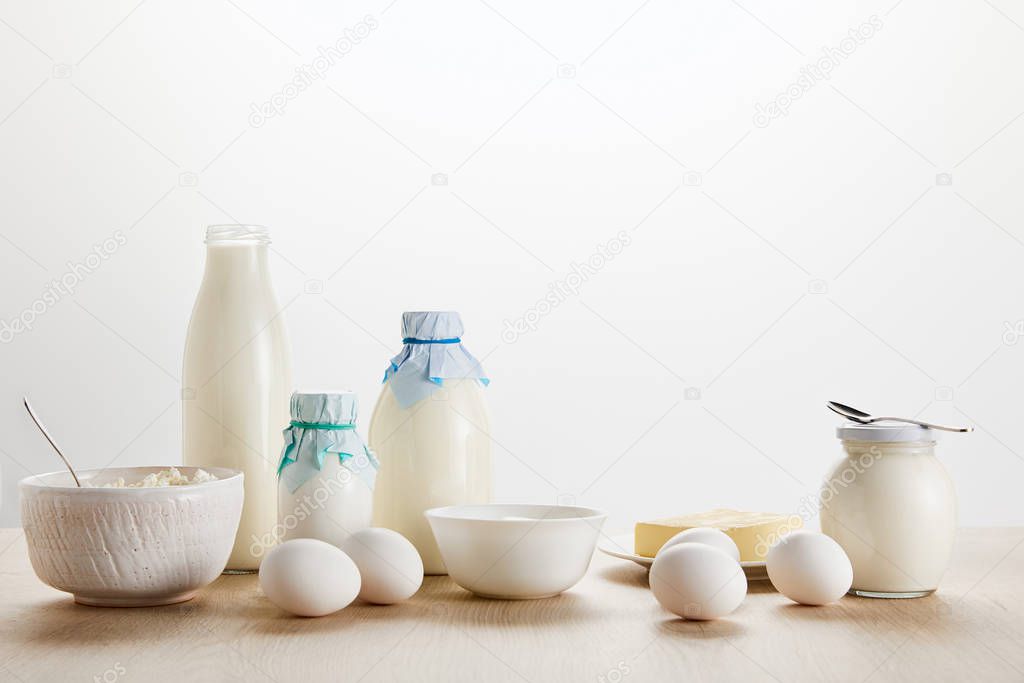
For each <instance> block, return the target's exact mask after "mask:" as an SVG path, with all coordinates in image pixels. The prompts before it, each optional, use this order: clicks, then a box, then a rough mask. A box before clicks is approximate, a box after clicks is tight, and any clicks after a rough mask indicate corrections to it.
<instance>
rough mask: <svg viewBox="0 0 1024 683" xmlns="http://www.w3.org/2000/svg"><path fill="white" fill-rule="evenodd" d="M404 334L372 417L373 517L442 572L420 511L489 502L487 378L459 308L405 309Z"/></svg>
mask: <svg viewBox="0 0 1024 683" xmlns="http://www.w3.org/2000/svg"><path fill="white" fill-rule="evenodd" d="M402 336H403V337H404V339H403V340H402V342H403V343H404V344H405V346H404V347H403V349H402V352H401V353H399V354H398V355H397V356H395V357H394V358H392V359H391V364H390V365H389V366H388V368H387V371H386V372H385V376H384V387H383V388H382V389H381V393H380V398H379V399H378V400H377V407H376V408H375V409H374V411H373V419H372V420H371V422H370V448H372V449H373V452H374V453H376V455H377V457H378V458H379V459H380V472H379V473H378V477H377V485H376V489H375V490H374V495H373V525H374V526H381V527H387V528H389V529H394V530H395V531H397V532H399V533H400V534H402V535H404V536H405V537H406V538H408V539H409V540H410V541H412V543H413V545H415V546H416V549H417V550H418V551H419V553H420V556H421V557H422V558H423V567H424V571H425V573H427V574H445V573H446V571H445V567H444V562H443V561H442V560H441V554H440V552H439V551H438V549H437V543H436V542H435V540H434V535H433V533H432V532H431V531H430V527H429V525H428V524H427V520H426V518H425V517H424V516H423V512H424V511H426V510H429V509H430V508H434V507H441V506H445V505H462V504H479V503H488V502H490V499H491V439H490V431H491V426H490V425H491V423H490V415H489V413H488V410H487V404H486V401H485V397H484V391H483V389H484V387H485V386H486V385H487V383H488V379H487V377H486V376H485V375H484V372H483V369H482V368H481V367H480V363H479V362H478V361H477V360H476V359H475V358H474V357H473V356H472V355H471V354H470V353H469V351H467V350H466V348H465V347H464V346H463V345H462V343H461V337H462V320H461V319H460V318H459V314H458V313H455V312H443V311H428V312H412V313H403V314H402Z"/></svg>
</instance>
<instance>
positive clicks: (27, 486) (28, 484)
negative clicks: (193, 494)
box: [18, 465, 245, 495]
mask: <svg viewBox="0 0 1024 683" xmlns="http://www.w3.org/2000/svg"><path fill="white" fill-rule="evenodd" d="M172 467H174V468H176V469H178V470H183V469H187V470H196V469H202V470H205V471H207V472H209V473H210V474H212V475H214V476H216V477H217V479H215V480H213V481H204V482H200V483H198V484H185V485H181V486H150V487H146V488H142V487H131V488H129V487H124V488H114V487H103V486H81V487H79V486H75V485H74V484H72V485H71V486H58V485H55V484H46V483H44V482H43V480H44V479H46V478H47V477H56V476H59V475H63V476H65V477H69V476H70V473H69V472H68V471H67V470H55V471H53V472H43V473H41V474H33V475H30V476H27V477H25V478H24V479H21V480H20V481H19V482H18V490H32V491H51V492H55V493H70V494H71V495H76V494H80V493H82V492H84V491H89V492H91V493H96V492H102V493H111V494H113V495H154V494H153V492H156V491H161V492H164V493H169V492H177V491H182V492H185V491H196V490H202V489H204V488H213V487H216V486H223V485H229V484H233V483H234V482H235V481H236V480H240V479H242V478H243V477H244V476H245V475H244V473H243V472H242V471H241V470H236V469H233V468H230V467H199V466H193V465H140V466H133V467H98V468H94V469H91V470H75V472H76V473H77V474H78V476H79V478H80V479H82V480H85V479H86V477H87V476H88V475H93V476H96V475H97V474H101V473H103V472H110V471H112V470H121V471H133V470H134V471H138V472H139V474H140V475H141V476H140V477H139V478H140V479H141V478H142V477H144V476H145V475H147V474H151V473H154V472H162V471H164V470H169V469H170V468H172ZM118 476H122V475H118Z"/></svg>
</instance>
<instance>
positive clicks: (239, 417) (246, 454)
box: [182, 225, 292, 571]
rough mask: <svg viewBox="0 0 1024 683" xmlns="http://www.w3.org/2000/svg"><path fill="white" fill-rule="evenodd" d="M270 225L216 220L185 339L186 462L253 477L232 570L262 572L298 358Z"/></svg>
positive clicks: (247, 478)
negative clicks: (272, 256) (270, 249)
mask: <svg viewBox="0 0 1024 683" xmlns="http://www.w3.org/2000/svg"><path fill="white" fill-rule="evenodd" d="M269 244H270V237H269V235H268V233H267V229H266V228H263V227H259V226H248V225H214V226H210V227H209V228H208V229H207V233H206V270H205V272H204V274H203V282H202V285H201V286H200V288H199V295H198V296H197V298H196V303H195V308H194V309H193V311H192V320H191V321H190V322H189V326H188V336H187V339H186V342H185V368H184V374H183V378H182V386H183V389H182V399H183V400H182V422H183V447H184V456H183V460H184V463H185V464H186V465H190V466H197V467H230V468H232V469H238V470H241V471H242V472H244V474H245V503H244V505H243V508H242V518H241V521H240V522H239V526H238V533H237V535H236V536H235V546H234V548H233V549H232V551H231V556H230V557H229V559H228V564H227V570H228V571H255V570H256V569H258V568H259V561H260V557H262V555H263V554H264V552H265V550H266V548H264V547H262V546H261V544H262V543H263V542H264V539H267V538H272V535H271V532H272V531H273V529H274V526H275V525H276V524H277V464H278V456H279V454H280V450H281V426H282V425H285V424H288V397H289V394H290V392H291V386H292V380H291V355H290V350H289V346H288V339H287V336H286V334H285V327H284V322H283V320H282V319H281V310H280V308H279V306H278V303H277V298H276V297H275V296H274V290H273V288H272V286H271V283H270V271H269V267H268V263H267V246H268V245H269Z"/></svg>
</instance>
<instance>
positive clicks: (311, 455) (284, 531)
mask: <svg viewBox="0 0 1024 683" xmlns="http://www.w3.org/2000/svg"><path fill="white" fill-rule="evenodd" d="M357 414H358V401H357V399H356V395H355V394H354V393H352V392H350V391H341V392H323V393H298V392H296V393H294V394H292V399H291V417H292V419H291V423H290V424H289V425H288V427H287V428H286V429H285V430H284V449H283V450H282V451H281V462H280V465H279V466H278V469H277V473H278V479H279V482H278V506H277V507H278V528H277V534H276V535H277V536H279V537H280V539H281V540H289V539H292V538H315V539H318V540H321V541H325V542H327V543H332V544H334V545H340V544H341V542H342V541H344V540H345V539H346V538H348V537H349V536H351V535H352V534H354V533H355V532H357V531H361V530H363V529H365V528H367V527H369V526H370V519H371V515H372V512H373V487H374V482H375V480H376V475H377V459H376V458H375V457H374V455H373V453H372V452H371V451H370V449H369V448H367V447H366V444H365V443H363V440H362V438H361V437H360V436H359V434H358V433H357V432H356V417H357Z"/></svg>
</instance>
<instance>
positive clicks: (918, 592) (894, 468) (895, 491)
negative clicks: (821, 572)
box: [821, 424, 957, 597]
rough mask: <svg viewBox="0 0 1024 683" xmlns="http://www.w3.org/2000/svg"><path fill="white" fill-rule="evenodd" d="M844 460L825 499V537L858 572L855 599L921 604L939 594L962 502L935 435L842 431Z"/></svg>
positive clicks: (911, 430)
mask: <svg viewBox="0 0 1024 683" xmlns="http://www.w3.org/2000/svg"><path fill="white" fill-rule="evenodd" d="M839 435H840V438H842V439H843V449H844V457H843V458H842V459H841V460H840V461H839V462H838V463H837V464H836V466H835V467H834V468H833V470H832V472H831V473H830V474H829V476H828V479H827V480H826V481H825V484H824V486H823V488H822V491H821V529H822V531H823V532H825V533H826V534H828V535H829V536H831V537H832V538H834V539H835V540H836V541H837V542H838V543H839V545H841V546H842V548H843V550H845V551H846V554H847V556H849V558H850V563H851V564H852V565H853V586H852V588H851V592H852V593H854V594H857V595H862V596H866V597H919V596H922V595H927V594H928V593H931V592H932V591H934V590H935V589H936V588H937V587H938V585H939V581H940V579H941V578H942V575H943V574H944V573H945V571H946V569H947V567H948V566H949V560H950V555H951V553H952V550H953V541H954V538H955V536H956V516H957V505H956V494H955V492H954V490H953V482H952V480H951V479H950V477H949V474H947V472H946V469H945V468H944V467H943V466H942V463H941V462H939V460H938V458H936V457H935V441H934V438H935V437H934V431H933V430H931V429H927V428H921V427H916V426H913V427H912V426H907V425H879V424H875V425H856V426H854V425H847V426H844V427H840V428H839Z"/></svg>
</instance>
